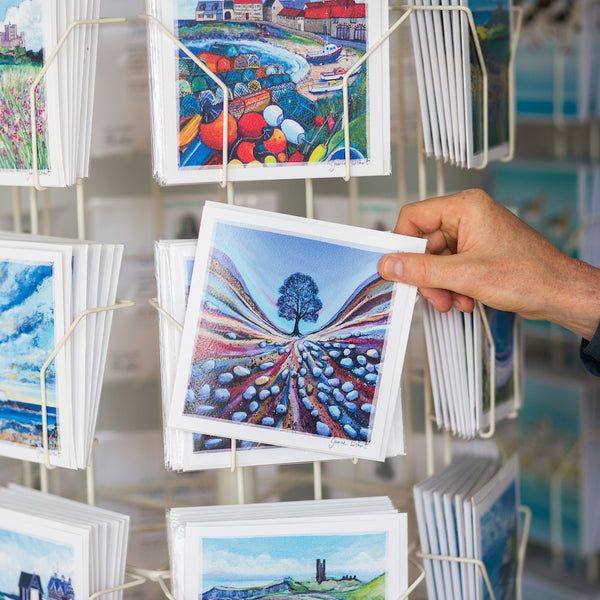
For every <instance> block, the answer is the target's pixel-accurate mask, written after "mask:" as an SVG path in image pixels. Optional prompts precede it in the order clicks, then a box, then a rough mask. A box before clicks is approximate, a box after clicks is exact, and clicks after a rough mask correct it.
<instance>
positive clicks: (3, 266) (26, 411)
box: [0, 259, 59, 449]
mask: <svg viewBox="0 0 600 600" xmlns="http://www.w3.org/2000/svg"><path fill="white" fill-rule="evenodd" d="M53 274H54V271H53V263H51V262H47V263H44V262H32V261H20V260H12V259H11V260H7V259H4V260H2V261H0V441H7V442H12V443H15V444H20V445H23V446H27V447H32V448H35V447H38V448H41V447H42V412H41V406H40V399H41V393H40V369H41V367H42V365H43V364H44V362H45V361H46V359H47V358H48V355H49V354H50V352H51V351H52V349H53V348H54V345H55V337H54V311H55V307H54V278H53ZM46 394H47V396H46V397H47V402H48V411H47V420H48V440H49V447H50V448H51V449H57V448H58V437H59V436H58V425H57V409H56V371H55V368H54V363H53V364H51V365H50V366H49V368H48V369H47V371H46Z"/></svg>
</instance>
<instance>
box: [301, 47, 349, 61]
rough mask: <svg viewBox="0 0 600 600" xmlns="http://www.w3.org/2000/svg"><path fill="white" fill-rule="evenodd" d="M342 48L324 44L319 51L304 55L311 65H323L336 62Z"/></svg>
mask: <svg viewBox="0 0 600 600" xmlns="http://www.w3.org/2000/svg"><path fill="white" fill-rule="evenodd" d="M342 50H343V46H338V45H337V44H331V43H329V44H325V45H324V46H323V47H322V48H321V49H320V50H318V51H316V52H310V53H309V54H307V55H306V60H307V61H308V62H309V63H312V64H325V63H332V62H336V61H337V59H338V58H339V56H340V54H341V53H342Z"/></svg>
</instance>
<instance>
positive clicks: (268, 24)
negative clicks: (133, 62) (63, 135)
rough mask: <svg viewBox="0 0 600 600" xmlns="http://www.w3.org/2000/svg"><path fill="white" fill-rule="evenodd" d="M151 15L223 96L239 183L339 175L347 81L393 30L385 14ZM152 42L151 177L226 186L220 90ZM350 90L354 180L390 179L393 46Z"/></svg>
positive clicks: (190, 0) (273, 8) (167, 47)
mask: <svg viewBox="0 0 600 600" xmlns="http://www.w3.org/2000/svg"><path fill="white" fill-rule="evenodd" d="M146 4H147V12H148V13H149V14H151V15H153V16H155V17H156V18H157V19H158V20H159V21H161V22H162V23H163V24H164V25H165V26H166V27H167V28H168V29H169V30H170V31H172V32H173V34H174V35H175V36H176V37H178V39H179V40H180V41H181V42H182V43H183V44H184V45H185V46H186V47H187V48H188V49H189V50H190V51H191V52H192V53H193V54H194V55H195V56H197V57H198V58H199V59H201V60H202V61H203V62H204V63H205V64H206V65H207V66H208V67H209V69H210V70H211V71H212V72H213V73H215V74H216V76H217V77H218V78H219V80H220V81H221V82H222V83H223V84H224V85H226V86H227V88H228V92H227V93H228V94H229V104H228V119H227V122H228V140H227V145H228V153H227V154H228V156H227V162H228V165H229V167H228V170H229V175H228V176H229V178H230V179H231V180H232V181H242V180H264V179H272V178H277V179H298V178H305V177H338V176H341V175H343V174H344V170H345V164H344V156H345V155H344V131H343V122H342V117H343V110H344V109H343V100H342V93H343V92H342V77H343V76H344V74H345V73H346V72H347V71H348V70H350V68H351V67H352V66H353V65H354V64H356V63H357V62H358V61H359V60H360V59H361V58H362V56H364V54H365V52H366V51H367V50H368V49H369V48H370V47H372V46H373V45H374V44H375V42H377V41H378V40H379V38H380V37H381V36H382V35H383V34H384V32H385V31H386V29H387V19H388V18H387V9H386V8H385V6H384V5H383V4H381V3H380V2H373V1H371V0H334V1H332V2H331V3H327V5H318V6H317V5H315V6H312V5H311V4H312V3H310V2H305V1H303V0H298V1H297V2H295V3H294V6H293V7H284V6H283V5H282V4H281V3H278V2H277V3H272V2H269V1H267V0H248V1H247V2H244V3H241V2H240V3H235V4H231V5H230V4H229V3H228V2H226V1H223V0H217V1H216V2H212V3H206V4H205V3H198V2H197V1H196V0H169V1H168V2H156V0H147V3H146ZM150 40H151V48H152V50H151V58H152V62H153V63H154V64H153V65H151V69H152V72H153V77H154V83H155V84H156V85H155V88H154V98H155V102H154V107H155V110H154V114H153V135H154V139H155V141H156V144H154V145H155V147H156V152H155V172H156V176H157V178H158V179H159V180H160V181H162V182H164V183H166V184H171V183H195V182H208V181H215V182H216V181H220V180H221V178H222V165H223V152H222V148H223V140H222V138H223V91H222V88H221V87H219V85H218V84H217V83H216V82H215V81H213V80H212V79H211V78H210V77H209V76H207V75H206V74H205V73H203V72H202V71H201V70H200V68H199V67H198V66H197V65H196V64H195V62H194V61H193V60H192V59H190V58H189V56H187V55H186V54H185V53H183V52H182V51H178V50H177V49H176V48H175V47H174V45H173V42H172V40H170V39H169V38H167V37H166V36H165V35H164V34H162V33H160V32H158V31H157V30H155V28H152V27H151V29H150ZM348 91H349V98H350V99H351V101H350V103H349V108H348V119H349V126H350V159H351V162H352V165H351V168H352V174H353V175H383V174H389V172H390V160H389V147H390V106H389V57H388V47H387V44H385V43H384V44H383V45H382V46H380V47H379V48H378V49H377V50H376V54H375V55H374V56H373V57H372V58H371V59H369V60H368V61H367V63H366V65H363V66H362V67H360V68H358V69H357V71H356V73H354V74H353V75H352V76H350V78H349V83H348ZM159 112H160V113H162V114H160V115H159V114H158V113H159Z"/></svg>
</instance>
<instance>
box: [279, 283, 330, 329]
mask: <svg viewBox="0 0 600 600" xmlns="http://www.w3.org/2000/svg"><path fill="white" fill-rule="evenodd" d="M279 294H280V296H279V298H278V300H277V306H278V307H279V316H280V317H282V318H283V319H287V320H288V321H294V330H293V331H292V333H291V335H294V336H299V335H300V329H299V326H300V321H308V322H311V323H316V321H317V319H318V318H319V311H320V310H321V309H322V308H323V303H322V302H321V300H320V299H319V297H318V296H319V288H318V287H317V284H316V283H315V280H314V279H313V278H312V277H311V276H310V275H305V274H304V273H294V274H293V275H290V276H289V277H288V278H287V279H286V280H285V281H284V282H283V285H282V286H281V287H280V288H279Z"/></svg>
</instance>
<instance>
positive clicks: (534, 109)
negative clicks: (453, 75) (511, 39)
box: [515, 0, 600, 121]
mask: <svg viewBox="0 0 600 600" xmlns="http://www.w3.org/2000/svg"><path fill="white" fill-rule="evenodd" d="M520 4H521V6H522V9H523V12H524V18H523V29H522V32H521V37H520V39H519V48H518V51H517V56H516V62H515V75H516V94H517V113H518V116H519V118H520V119H521V120H531V121H538V120H551V119H554V118H559V119H567V120H569V121H585V120H586V119H589V118H593V117H594V115H597V114H598V112H597V111H598V98H599V97H598V93H599V92H600V87H599V74H600V67H599V65H598V61H597V60H594V58H595V57H597V56H598V52H599V51H600V25H599V22H598V16H599V14H600V13H599V7H598V4H597V3H595V2H559V1H552V2H537V1H536V0H521V2H520Z"/></svg>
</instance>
